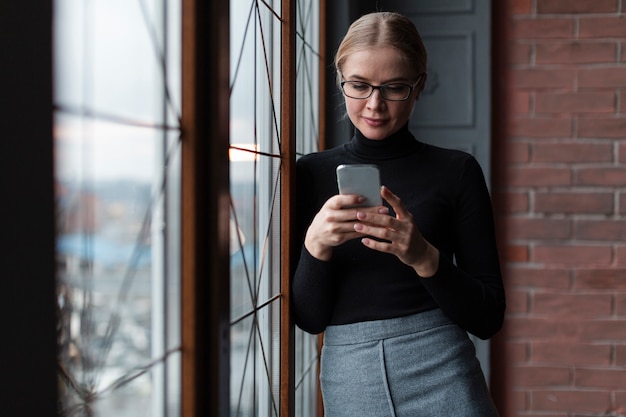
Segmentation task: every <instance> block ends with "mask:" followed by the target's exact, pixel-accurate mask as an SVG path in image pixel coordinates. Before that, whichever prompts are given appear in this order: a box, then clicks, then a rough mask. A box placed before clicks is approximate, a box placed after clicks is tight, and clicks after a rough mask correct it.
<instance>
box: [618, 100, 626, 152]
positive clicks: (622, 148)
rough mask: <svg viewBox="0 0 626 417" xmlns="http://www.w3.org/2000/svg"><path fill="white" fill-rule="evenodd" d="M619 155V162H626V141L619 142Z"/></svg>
mask: <svg viewBox="0 0 626 417" xmlns="http://www.w3.org/2000/svg"><path fill="white" fill-rule="evenodd" d="M625 104H626V103H625ZM617 155H618V156H617V160H618V162H626V143H620V144H619V147H618V148H617Z"/></svg>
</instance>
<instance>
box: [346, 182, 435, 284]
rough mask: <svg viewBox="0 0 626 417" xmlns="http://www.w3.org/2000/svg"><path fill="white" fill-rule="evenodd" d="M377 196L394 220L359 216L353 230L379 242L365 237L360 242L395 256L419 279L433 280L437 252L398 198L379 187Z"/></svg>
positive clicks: (380, 216) (361, 213)
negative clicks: (389, 207)
mask: <svg viewBox="0 0 626 417" xmlns="http://www.w3.org/2000/svg"><path fill="white" fill-rule="evenodd" d="M380 195H381V197H382V198H383V199H385V200H386V201H387V202H388V203H389V205H390V206H391V207H392V208H393V210H394V212H395V213H396V216H395V217H393V216H390V215H388V214H379V213H372V212H364V211H363V212H358V213H357V219H358V220H359V223H355V225H354V230H356V231H357V232H359V233H362V234H363V235H366V236H371V237H375V238H378V239H381V240H382V241H379V240H376V239H370V238H369V237H365V238H363V239H362V240H361V241H362V242H363V244H364V245H365V246H367V247H368V248H371V249H374V250H377V251H379V252H385V253H391V254H393V255H395V256H397V257H398V259H400V261H402V262H403V263H405V264H407V265H409V266H411V267H412V268H413V269H414V270H415V272H417V274H418V275H419V276H421V277H422V278H427V277H431V276H433V275H434V274H435V273H436V272H437V268H438V266H439V251H438V250H437V249H436V248H435V247H434V246H432V245H431V244H430V243H429V242H428V241H427V240H426V239H424V237H423V236H422V234H421V233H420V231H419V229H418V228H417V226H416V225H415V223H414V222H413V215H412V214H411V213H410V212H409V211H408V210H407V209H406V207H405V206H404V204H403V203H402V201H401V200H400V197H398V196H397V195H395V194H394V193H392V192H391V191H390V190H389V189H388V188H386V187H381V191H380Z"/></svg>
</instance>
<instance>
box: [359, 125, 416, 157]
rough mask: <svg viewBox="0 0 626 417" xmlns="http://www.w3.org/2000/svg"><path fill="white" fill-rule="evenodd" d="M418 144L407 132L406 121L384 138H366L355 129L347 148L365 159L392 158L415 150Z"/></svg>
mask: <svg viewBox="0 0 626 417" xmlns="http://www.w3.org/2000/svg"><path fill="white" fill-rule="evenodd" d="M419 145H420V142H418V141H417V140H416V139H415V137H414V136H413V135H412V134H411V132H409V126H408V123H407V124H406V125H404V126H403V127H402V128H401V129H400V130H398V131H397V132H396V133H394V134H393V135H391V136H389V137H388V138H385V139H380V140H372V139H368V138H366V137H365V136H363V134H362V133H361V132H360V131H359V130H358V129H357V130H355V134H354V136H353V137H352V140H351V141H350V142H349V143H348V150H349V151H351V152H352V153H354V154H356V155H357V156H359V157H361V158H365V159H378V160H380V159H392V158H397V157H401V156H405V155H408V154H410V153H412V152H415V151H416V150H417V149H418V147H419Z"/></svg>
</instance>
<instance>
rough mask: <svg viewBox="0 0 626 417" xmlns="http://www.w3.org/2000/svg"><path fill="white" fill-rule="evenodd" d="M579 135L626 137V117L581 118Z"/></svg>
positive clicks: (588, 136)
mask: <svg viewBox="0 0 626 417" xmlns="http://www.w3.org/2000/svg"><path fill="white" fill-rule="evenodd" d="M578 137H585V138H615V139H623V138H626V118H600V119H595V118H594V119H587V118H581V119H579V120H578Z"/></svg>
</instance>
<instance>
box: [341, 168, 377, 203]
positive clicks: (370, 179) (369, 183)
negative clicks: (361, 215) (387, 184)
mask: <svg viewBox="0 0 626 417" xmlns="http://www.w3.org/2000/svg"><path fill="white" fill-rule="evenodd" d="M337 186H338V187H339V194H358V195H361V196H363V197H365V200H364V201H363V203H361V204H358V205H356V206H353V207H368V206H380V205H382V203H383V202H382V199H381V197H380V173H379V171H378V167H377V166H376V165H370V164H344V165H339V166H338V167H337Z"/></svg>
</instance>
